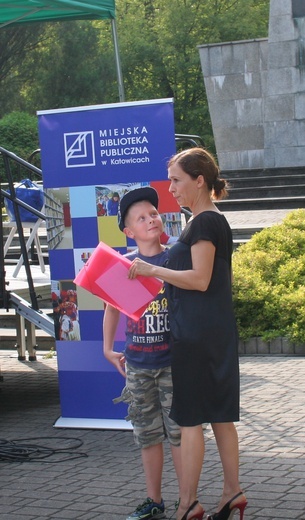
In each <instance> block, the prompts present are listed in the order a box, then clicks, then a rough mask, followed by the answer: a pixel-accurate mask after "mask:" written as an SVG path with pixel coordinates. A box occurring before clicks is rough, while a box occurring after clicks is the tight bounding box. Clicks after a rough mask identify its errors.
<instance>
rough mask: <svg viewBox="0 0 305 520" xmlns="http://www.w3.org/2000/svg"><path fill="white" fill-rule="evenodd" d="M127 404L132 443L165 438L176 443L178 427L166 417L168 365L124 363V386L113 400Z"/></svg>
mask: <svg viewBox="0 0 305 520" xmlns="http://www.w3.org/2000/svg"><path fill="white" fill-rule="evenodd" d="M119 400H120V401H124V402H127V403H128V404H129V406H128V416H127V417H126V419H127V420H130V421H131V423H132V425H133V431H134V439H135V443H136V444H137V445H138V446H140V447H141V448H148V447H149V446H153V445H155V444H159V443H160V442H163V441H164V440H165V439H166V438H167V439H168V440H169V442H170V444H172V445H174V446H179V445H180V428H179V426H178V425H177V424H176V423H175V422H174V421H173V420H172V419H170V418H169V416H168V415H169V412H170V409H171V404H172V376H171V368H170V367H165V368H160V369H157V370H150V369H142V368H135V367H132V366H130V365H128V364H127V363H126V387H125V388H124V389H123V392H122V396H121V398H119V399H115V400H114V401H115V402H118V401H119Z"/></svg>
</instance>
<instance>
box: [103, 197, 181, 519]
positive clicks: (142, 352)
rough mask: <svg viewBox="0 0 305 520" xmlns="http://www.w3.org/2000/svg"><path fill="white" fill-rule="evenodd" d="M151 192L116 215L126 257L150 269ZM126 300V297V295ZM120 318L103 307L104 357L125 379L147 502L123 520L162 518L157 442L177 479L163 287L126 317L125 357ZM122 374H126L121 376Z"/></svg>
mask: <svg viewBox="0 0 305 520" xmlns="http://www.w3.org/2000/svg"><path fill="white" fill-rule="evenodd" d="M157 208H158V194H157V192H156V190H155V189H154V188H151V187H144V188H136V189H134V190H132V191H130V192H128V193H126V194H125V195H124V196H123V197H122V199H121V201H120V207H119V213H118V222H119V228H120V230H121V231H123V232H124V233H125V235H126V236H127V237H129V238H132V239H134V240H135V242H136V244H137V247H138V249H137V250H136V251H135V252H132V253H129V254H127V255H126V256H127V258H129V259H130V260H133V259H134V258H136V257H139V258H142V259H143V260H145V261H146V262H150V263H152V264H154V265H164V263H165V261H166V259H167V250H166V249H165V247H164V246H163V245H161V243H160V236H161V234H162V233H163V225H162V220H161V217H160V215H159V213H158V211H157ZM131 297H132V296H131ZM119 317H120V313H119V311H118V310H117V309H115V308H114V307H111V306H110V305H107V307H106V309H105V314H104V323H103V331H104V355H105V357H106V359H108V361H110V363H112V364H113V365H114V366H115V367H116V368H117V369H118V371H119V372H120V373H121V374H122V375H123V376H124V377H125V376H126V388H125V389H124V391H123V394H124V396H125V395H126V394H128V398H129V402H130V405H129V408H128V413H129V418H130V420H131V422H132V425H133V428H134V438H135V442H136V444H137V445H138V446H140V448H141V455H142V463H143V469H144V473H145V481H146V488H147V497H148V498H147V499H146V500H145V501H144V502H143V503H142V504H140V505H139V506H138V507H137V508H136V510H135V511H134V512H133V513H131V514H130V515H129V516H128V517H127V519H126V520H136V519H138V520H140V519H142V518H145V520H150V519H162V518H166V516H165V513H164V509H165V507H164V502H163V500H162V496H161V481H162V469H163V441H164V440H165V438H168V440H169V442H170V445H171V451H172V457H173V463H174V466H175V470H176V473H177V477H178V482H179V477H180V429H179V427H178V425H177V424H176V423H174V422H173V421H172V420H171V419H170V418H169V417H168V415H169V411H170V408H171V401H172V379H171V367H170V350H169V325H168V313H167V298H166V292H165V289H164V288H163V289H162V290H161V291H160V293H159V294H158V295H157V297H156V299H155V300H154V301H153V302H151V304H150V305H149V306H148V308H147V309H146V311H145V312H144V314H143V315H142V316H141V318H140V320H139V321H137V322H136V321H134V320H132V319H131V318H127V326H126V347H125V352H124V354H123V355H122V353H119V352H115V351H114V350H113V344H114V338H115V333H116V328H117V325H118V321H119ZM125 371H126V372H125Z"/></svg>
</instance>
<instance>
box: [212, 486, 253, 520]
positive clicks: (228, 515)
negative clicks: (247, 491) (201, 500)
mask: <svg viewBox="0 0 305 520" xmlns="http://www.w3.org/2000/svg"><path fill="white" fill-rule="evenodd" d="M240 495H243V492H242V491H240V492H239V493H237V495H235V496H234V497H233V498H231V500H229V502H227V503H226V504H225V505H224V506H223V508H222V509H221V510H220V511H219V512H218V513H214V514H213V515H208V516H207V520H231V519H232V518H233V516H234V513H235V512H236V509H238V510H239V516H240V520H243V517H244V511H245V509H246V505H247V504H248V502H247V500H244V501H243V502H239V503H238V502H237V504H234V506H232V507H231V504H232V502H234V500H235V499H236V498H237V497H239V496H240Z"/></svg>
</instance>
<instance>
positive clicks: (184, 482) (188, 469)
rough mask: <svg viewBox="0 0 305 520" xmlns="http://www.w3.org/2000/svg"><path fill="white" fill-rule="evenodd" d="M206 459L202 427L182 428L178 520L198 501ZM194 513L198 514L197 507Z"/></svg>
mask: <svg viewBox="0 0 305 520" xmlns="http://www.w3.org/2000/svg"><path fill="white" fill-rule="evenodd" d="M203 457H204V437H203V431H202V425H201V424H200V425H198V426H190V427H187V426H183V427H181V469H182V471H181V482H180V503H179V508H178V510H177V519H178V520H180V519H181V518H182V516H183V515H184V513H185V512H186V511H187V509H188V508H189V507H190V505H191V504H192V503H193V502H194V501H195V500H196V499H197V489H198V483H199V479H200V474H201V470H202V464H203ZM199 507H200V506H198V508H199ZM193 512H196V507H195V508H194V510H193Z"/></svg>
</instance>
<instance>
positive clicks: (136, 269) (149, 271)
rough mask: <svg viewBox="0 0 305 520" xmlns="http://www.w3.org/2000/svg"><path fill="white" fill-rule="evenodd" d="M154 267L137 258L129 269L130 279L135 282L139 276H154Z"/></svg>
mask: <svg viewBox="0 0 305 520" xmlns="http://www.w3.org/2000/svg"><path fill="white" fill-rule="evenodd" d="M153 271H154V266H153V265H151V264H148V263H147V262H144V260H140V258H135V259H134V260H133V262H132V264H131V266H130V268H129V272H128V278H129V279H130V280H133V279H134V278H136V277H137V276H138V275H141V276H154V274H153Z"/></svg>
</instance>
